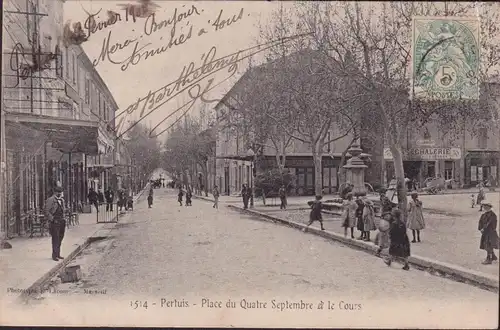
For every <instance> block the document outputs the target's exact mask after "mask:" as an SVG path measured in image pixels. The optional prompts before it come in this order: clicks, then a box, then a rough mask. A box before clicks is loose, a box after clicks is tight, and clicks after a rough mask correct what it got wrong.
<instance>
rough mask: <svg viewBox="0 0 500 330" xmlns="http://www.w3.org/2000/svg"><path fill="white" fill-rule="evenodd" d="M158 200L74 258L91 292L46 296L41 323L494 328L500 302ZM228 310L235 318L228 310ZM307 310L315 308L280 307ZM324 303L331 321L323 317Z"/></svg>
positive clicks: (352, 253) (322, 243) (202, 206)
mask: <svg viewBox="0 0 500 330" xmlns="http://www.w3.org/2000/svg"><path fill="white" fill-rule="evenodd" d="M154 193H155V201H154V205H153V208H151V209H149V208H148V207H147V205H146V203H140V204H138V205H137V211H136V212H135V214H134V217H133V218H132V219H130V221H128V222H125V223H121V224H119V225H118V229H117V230H115V232H116V233H115V234H114V237H113V238H112V240H109V241H108V242H103V243H101V244H103V247H102V248H98V249H96V250H100V252H98V251H94V252H93V253H95V255H94V256H93V257H91V259H90V260H91V261H87V262H85V261H83V260H82V261H80V262H79V261H78V259H77V263H79V264H81V266H82V270H83V273H84V278H83V281H82V282H83V283H85V285H84V286H82V285H75V284H59V285H58V288H57V291H59V292H60V293H61V294H46V295H45V296H44V297H43V299H41V300H39V302H38V303H36V304H34V305H33V306H34V307H33V308H35V311H37V310H40V313H36V314H34V315H37V317H40V319H39V320H38V322H39V323H40V324H42V323H44V322H45V321H44V320H46V319H45V318H44V317H45V315H44V314H43V312H42V311H47V310H49V309H52V308H57V309H58V310H60V313H58V315H55V316H51V319H50V320H49V321H47V322H49V323H50V324H72V325H73V324H74V325H76V324H83V323H81V322H84V323H85V324H87V325H92V324H101V325H105V324H113V325H122V324H123V325H125V324H131V323H130V322H133V321H134V320H136V322H139V321H138V320H141V321H140V322H141V323H140V324H141V325H143V326H149V325H151V326H153V325H162V326H169V325H177V324H179V325H180V324H183V325H205V326H208V325H223V324H224V325H229V324H232V325H240V326H245V325H252V326H265V325H282V326H301V325H302V326H307V325H309V326H311V325H315V326H350V327H353V326H364V327H370V326H372V327H373V326H377V327H381V326H398V325H399V326H411V327H432V326H436V325H437V324H439V326H440V327H477V328H490V327H495V326H496V325H497V320H498V300H497V299H498V295H497V294H495V293H492V292H489V291H484V290H481V289H479V288H476V287H472V286H469V285H466V284H462V283H457V282H453V281H451V280H447V279H444V278H441V277H437V276H432V275H429V274H428V273H426V272H423V271H419V270H415V269H411V270H410V271H404V270H402V269H401V265H400V264H393V265H392V267H387V266H386V265H385V264H384V263H383V262H382V260H381V259H378V258H376V257H374V256H372V255H369V254H366V253H364V252H360V251H357V250H354V249H351V248H348V247H345V246H342V245H341V244H338V243H332V242H329V241H326V240H324V239H323V238H320V237H317V236H313V235H309V234H304V233H302V232H299V231H297V230H294V229H291V228H286V227H283V226H279V225H274V224H271V223H267V222H263V221H258V220H257V219H256V218H252V217H251V216H247V215H241V214H240V213H238V212H235V211H232V210H230V209H228V208H227V207H225V206H220V208H219V209H218V210H216V209H213V208H212V205H211V203H210V202H207V201H202V200H198V199H194V200H193V206H192V207H185V206H182V207H181V206H179V204H178V203H177V198H176V192H175V191H173V190H168V189H156V190H155V191H154ZM97 244H99V243H97ZM99 253H100V255H99V256H97V254H99ZM84 258H85V256H84ZM162 298H163V299H164V300H162ZM203 299H204V300H203ZM228 299H231V300H232V301H234V302H236V306H237V308H236V309H231V310H228V309H227V308H225V305H226V302H227V300H228ZM242 299H245V301H244V302H243V303H242V302H241V300H242ZM273 299H274V300H275V301H274V302H272V300H273ZM301 299H302V300H303V301H308V302H310V303H313V304H314V309H313V310H296V309H291V310H285V311H280V309H279V308H273V306H279V305H276V304H278V303H279V302H283V303H284V304H285V301H286V300H289V301H291V302H300V300H301ZM257 300H258V301H259V303H260V304H261V305H259V304H258V303H257ZM138 301H139V303H137V302H138ZM319 301H324V302H325V310H317V309H316V307H317V304H318V302H319ZM144 302H147V304H148V307H147V308H144V307H143V306H142V307H141V304H142V305H144ZM264 302H265V303H266V304H267V305H266V307H265V308H264V307H263V305H262V304H263V303H264ZM153 303H155V304H156V305H153ZM252 303H253V305H252ZM241 304H243V306H246V305H248V306H253V307H255V308H253V309H247V310H245V309H243V308H242V307H241ZM161 305H163V308H161V307H160V306H161ZM167 305H168V307H167ZM187 305H189V308H187ZM285 305H286V304H285ZM285 305H283V306H285ZM330 305H331V306H330ZM137 306H139V307H137ZM155 306H158V307H155ZM258 306H260V307H258ZM329 307H332V308H334V309H333V310H328V308H329ZM394 308H397V309H398V311H397V312H396V313H395V312H394ZM229 311H231V313H229ZM103 312H104V313H103ZM277 312H280V313H281V314H277ZM283 313H286V314H283ZM193 315H196V318H195V319H194V320H193V319H192V317H193ZM257 316H259V318H256V317H257ZM271 318H272V319H271ZM34 319H36V318H34ZM276 322H279V323H276ZM132 324H137V323H132Z"/></svg>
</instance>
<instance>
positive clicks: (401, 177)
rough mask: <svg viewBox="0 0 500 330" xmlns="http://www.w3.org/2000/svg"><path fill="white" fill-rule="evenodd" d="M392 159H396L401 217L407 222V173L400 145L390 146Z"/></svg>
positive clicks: (395, 169) (395, 168)
mask: <svg viewBox="0 0 500 330" xmlns="http://www.w3.org/2000/svg"><path fill="white" fill-rule="evenodd" d="M390 148H391V153H392V157H393V159H394V171H395V173H396V182H397V184H396V189H397V196H398V204H399V209H400V210H401V216H402V219H403V221H406V208H407V203H408V200H407V194H406V186H405V173H404V167H403V153H402V148H401V145H400V144H399V143H393V144H391V146H390Z"/></svg>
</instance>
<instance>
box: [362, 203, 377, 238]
mask: <svg viewBox="0 0 500 330" xmlns="http://www.w3.org/2000/svg"><path fill="white" fill-rule="evenodd" d="M364 205H365V207H364V208H363V216H362V217H363V224H364V228H363V229H364V231H365V241H366V242H369V241H370V232H371V231H372V230H376V229H377V227H376V226H375V206H374V205H373V202H372V201H371V200H369V199H368V198H365V200H364Z"/></svg>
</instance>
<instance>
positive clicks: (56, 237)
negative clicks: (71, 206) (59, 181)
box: [44, 187, 66, 261]
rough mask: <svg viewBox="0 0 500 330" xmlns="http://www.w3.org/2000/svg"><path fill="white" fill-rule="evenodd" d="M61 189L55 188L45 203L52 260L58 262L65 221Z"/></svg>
mask: <svg viewBox="0 0 500 330" xmlns="http://www.w3.org/2000/svg"><path fill="white" fill-rule="evenodd" d="M62 191H63V190H62V188H61V187H55V188H54V194H53V195H52V196H51V197H49V198H48V199H47V201H46V202H45V210H44V213H45V217H46V219H47V221H48V223H49V226H50V227H49V231H50V235H51V236H52V260H54V261H59V259H64V258H63V257H61V243H62V240H63V238H64V230H65V228H66V220H65V219H64V199H63V198H62Z"/></svg>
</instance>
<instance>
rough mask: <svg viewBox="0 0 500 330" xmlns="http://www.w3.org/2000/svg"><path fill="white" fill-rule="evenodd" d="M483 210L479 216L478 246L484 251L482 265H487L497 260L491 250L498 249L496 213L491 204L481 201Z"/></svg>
mask: <svg viewBox="0 0 500 330" xmlns="http://www.w3.org/2000/svg"><path fill="white" fill-rule="evenodd" d="M482 206H483V207H484V209H485V212H484V213H483V214H481V217H480V218H479V224H478V228H477V229H478V230H479V231H480V232H481V242H480V244H479V248H480V249H481V250H485V251H486V259H485V260H484V261H483V262H482V263H483V265H489V264H491V263H492V262H493V261H496V260H498V258H497V256H496V255H495V252H494V251H493V250H498V233H497V215H496V214H495V212H493V210H492V204H491V203H490V202H487V201H483V202H482Z"/></svg>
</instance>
